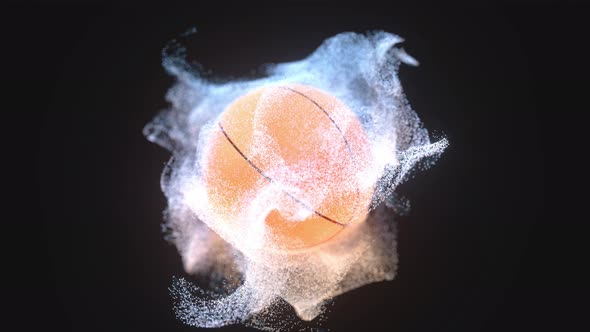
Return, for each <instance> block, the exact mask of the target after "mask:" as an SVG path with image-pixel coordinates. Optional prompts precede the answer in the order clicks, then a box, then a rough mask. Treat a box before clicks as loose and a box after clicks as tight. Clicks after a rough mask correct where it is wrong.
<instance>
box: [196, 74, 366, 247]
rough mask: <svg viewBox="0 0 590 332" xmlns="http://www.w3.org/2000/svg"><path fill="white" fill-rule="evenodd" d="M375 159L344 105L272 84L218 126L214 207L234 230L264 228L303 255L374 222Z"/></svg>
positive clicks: (206, 173) (207, 156) (211, 193)
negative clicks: (368, 177) (367, 177)
mask: <svg viewBox="0 0 590 332" xmlns="http://www.w3.org/2000/svg"><path fill="white" fill-rule="evenodd" d="M370 158H371V150H370V145H369V143H368V139H367V136H366V133H365V131H364V130H363V127H362V125H361V123H360V122H359V120H358V118H357V117H356V115H355V114H354V113H353V112H352V111H351V110H350V108H349V107H347V106H346V105H345V104H344V103H343V102H341V101H340V100H338V99H337V98H336V97H334V96H332V95H330V94H328V93H326V92H324V91H322V90H320V89H317V88H315V87H311V86H306V85H302V84H284V85H270V86H265V87H262V88H258V89H256V90H253V91H250V92H248V93H246V94H245V95H243V96H241V97H239V98H237V99H236V100H235V101H233V102H232V103H231V104H230V105H229V106H228V107H227V108H226V109H225V110H224V112H223V113H222V114H221V115H220V116H219V118H218V119H217V120H216V123H215V124H214V126H213V128H212V129H211V132H210V133H209V137H208V142H207V149H206V150H205V153H204V154H203V156H202V165H203V169H202V176H203V179H204V183H205V187H206V193H207V199H208V204H209V208H210V209H211V210H212V211H213V213H214V214H216V215H217V216H220V217H222V218H223V220H224V222H226V223H229V224H231V225H227V226H228V227H233V228H235V230H236V231H244V226H245V225H250V224H249V223H251V222H259V223H260V224H262V225H263V226H264V227H262V229H263V233H264V236H263V237H262V238H263V240H264V241H266V242H267V244H268V245H269V246H271V247H273V248H277V249H281V250H287V251H289V250H300V249H308V248H312V247H316V246H319V245H321V244H323V243H326V242H328V241H331V240H333V239H334V238H336V237H337V236H338V234H340V233H341V232H342V231H344V230H345V229H346V228H347V227H351V226H353V225H355V224H358V223H360V222H363V221H364V220H365V219H366V217H367V213H368V208H369V205H370V202H371V198H372V195H373V184H371V183H367V181H363V180H364V179H363V172H366V170H367V168H368V167H369V164H370ZM246 219H247V220H246Z"/></svg>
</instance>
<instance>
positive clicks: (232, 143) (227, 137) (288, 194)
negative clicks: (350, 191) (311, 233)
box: [218, 122, 346, 227]
mask: <svg viewBox="0 0 590 332" xmlns="http://www.w3.org/2000/svg"><path fill="white" fill-rule="evenodd" d="M218 125H219V129H221V132H222V133H223V135H224V136H225V138H226V139H227V140H228V142H229V144H231V146H233V147H234V149H235V150H236V151H237V152H238V153H239V154H240V156H242V158H244V160H246V162H247V163H248V164H249V165H250V166H252V168H254V169H255V170H256V172H258V173H259V174H260V175H262V177H263V178H264V179H266V181H268V182H270V183H272V184H277V182H275V181H274V180H273V179H272V178H271V177H269V176H268V175H266V174H264V172H263V171H262V170H261V169H260V168H259V167H258V166H256V165H255V164H254V163H253V162H252V161H251V160H250V159H249V158H248V157H246V155H245V154H244V153H243V152H242V151H241V150H240V149H239V148H238V147H237V146H236V144H235V143H234V142H233V141H232V140H231V138H229V136H228V135H227V132H226V131H225V129H223V126H222V125H221V122H218ZM281 191H282V192H283V193H285V194H286V195H287V196H289V197H290V198H291V199H292V200H294V201H295V202H297V203H299V204H301V205H302V206H303V207H305V208H306V209H308V210H310V211H312V212H313V213H314V214H316V215H318V216H320V217H322V218H324V219H326V220H327V221H329V222H332V223H334V224H337V225H340V226H342V227H346V224H343V223H341V222H338V221H336V220H334V219H332V218H330V217H328V216H325V215H323V214H321V213H320V212H318V211H316V210H315V209H313V208H312V207H310V206H309V205H307V204H305V203H304V202H303V201H302V200H300V199H299V198H297V197H295V196H293V195H292V194H291V193H289V192H288V191H286V190H284V189H282V188H281Z"/></svg>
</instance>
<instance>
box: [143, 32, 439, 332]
mask: <svg viewBox="0 0 590 332" xmlns="http://www.w3.org/2000/svg"><path fill="white" fill-rule="evenodd" d="M402 41H403V39H402V38H401V37H399V36H396V35H393V34H390V33H386V32H373V33H370V34H367V35H362V34H356V33H341V34H338V35H336V36H334V37H331V38H329V39H327V40H325V41H324V43H323V44H322V45H321V46H320V47H319V48H318V49H317V50H316V51H314V52H313V53H312V54H311V55H309V56H308V57H307V58H305V59H303V60H300V61H295V62H289V63H281V64H275V65H272V66H268V67H266V75H265V76H264V77H263V78H258V79H253V80H234V81H227V82H223V83H220V82H212V81H210V80H207V79H205V78H203V77H202V76H201V75H200V74H199V73H198V72H195V71H194V70H192V69H191V67H190V66H189V65H188V64H187V62H186V61H185V60H184V57H183V54H182V51H181V50H182V49H181V48H176V49H175V50H173V51H171V50H170V49H165V52H164V59H163V65H164V67H165V69H166V70H167V71H168V72H169V73H170V74H172V75H173V76H175V77H176V79H177V80H176V83H175V84H174V86H173V87H172V88H171V89H170V90H169V91H168V94H167V100H168V101H169V102H170V104H171V107H170V108H169V109H167V110H164V111H162V112H161V113H160V114H159V115H158V116H157V117H156V118H155V119H154V120H153V121H152V122H151V123H149V124H148V125H147V126H146V127H145V128H144V134H145V135H146V137H147V138H148V140H150V141H152V142H155V143H157V144H159V145H161V146H163V147H164V148H166V149H168V150H169V151H171V152H172V158H171V159H170V161H169V163H168V164H167V165H166V167H165V169H164V172H163V174H162V179H161V186H162V190H163V192H164V194H165V195H166V197H167V199H168V207H167V209H166V211H165V228H166V230H167V234H168V238H169V240H170V241H172V242H173V243H174V244H175V245H176V247H177V248H178V250H179V252H180V254H181V256H182V260H183V264H184V268H185V270H186V271H187V272H188V273H190V274H192V275H194V276H195V277H196V278H201V279H202V280H206V281H208V283H209V284H208V285H207V287H197V286H196V285H194V284H192V283H190V282H189V281H187V280H185V279H175V280H174V282H173V285H172V287H171V288H170V290H171V294H172V296H173V298H174V299H175V306H174V308H175V312H176V314H177V317H178V318H179V319H180V320H182V321H183V322H185V323H186V324H189V325H193V326H198V327H219V326H223V325H228V324H236V323H242V324H246V325H249V326H254V327H256V328H259V329H263V330H275V329H278V328H284V327H285V326H291V327H297V326H299V325H297V321H299V320H297V321H291V322H290V323H289V322H287V321H286V320H284V318H281V317H283V316H284V315H282V314H279V312H281V311H284V309H285V308H286V307H289V306H291V307H292V308H293V309H294V311H295V313H296V315H297V316H298V317H299V318H300V319H301V320H304V321H309V320H312V319H314V318H316V317H318V316H320V317H321V314H322V313H323V311H324V310H325V307H326V304H327V303H329V301H330V300H331V299H332V298H334V297H335V296H337V295H339V294H342V293H344V292H346V291H349V290H351V289H354V288H358V287H360V286H363V285H366V284H368V283H372V282H377V281H383V280H392V279H393V278H394V276H395V273H396V268H397V261H398V257H397V253H396V230H395V224H394V222H393V216H394V212H393V210H394V208H395V207H396V206H399V205H400V202H398V200H397V199H396V197H395V196H394V189H395V188H396V186H397V185H399V184H400V183H401V182H402V181H403V180H404V179H406V178H407V177H408V174H409V173H410V172H411V170H413V169H416V168H417V167H421V168H425V167H428V166H430V165H431V164H432V163H433V162H434V160H435V159H436V157H438V156H439V155H440V154H441V153H442V151H443V150H444V149H445V148H446V146H447V145H448V143H447V140H446V139H444V138H443V139H440V140H438V141H436V142H431V141H430V138H429V134H428V131H427V130H426V129H425V128H424V127H423V126H422V124H421V122H420V120H419V118H418V116H417V115H416V113H415V112H414V111H413V110H412V109H411V107H410V105H409V103H408V102H407V100H406V98H405V96H404V94H403V91H402V87H401V84H400V81H399V78H398V76H397V72H398V69H399V66H400V64H402V63H405V64H408V65H418V62H417V61H416V60H415V59H414V58H412V57H411V56H410V55H408V54H407V53H406V52H405V51H404V50H403V49H402V48H399V47H397V46H396V45H397V44H399V43H400V42H402ZM179 50H180V51H179ZM401 203H404V202H401Z"/></svg>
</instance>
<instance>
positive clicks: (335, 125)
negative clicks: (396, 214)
mask: <svg viewBox="0 0 590 332" xmlns="http://www.w3.org/2000/svg"><path fill="white" fill-rule="evenodd" d="M279 88H281V89H286V90H289V91H291V92H294V93H296V94H298V95H300V96H302V97H303V98H305V99H307V100H308V101H310V102H312V103H313V104H314V105H316V106H317V107H318V108H319V109H320V110H321V111H322V112H324V114H325V115H326V117H327V118H328V119H329V120H330V121H331V122H332V124H333V125H334V127H336V130H338V132H339V133H340V136H342V140H343V141H344V144H345V145H346V149H347V150H348V154H349V155H350V159H352V162H353V163H354V159H355V158H354V154H353V153H352V149H351V148H350V144H349V143H348V140H347V139H346V136H345V135H344V132H343V131H342V129H340V126H338V124H337V123H336V121H335V120H334V119H333V118H332V117H331V116H330V114H329V113H328V111H326V109H325V108H323V107H322V106H321V105H320V104H318V103H317V102H316V101H315V100H313V99H312V98H310V97H308V96H307V95H306V94H304V93H303V92H300V91H297V90H295V89H293V88H290V87H288V86H280V87H279ZM355 191H356V200H355V202H354V209H353V213H352V215H351V216H350V218H348V221H346V224H348V223H349V222H350V220H352V218H353V217H354V216H355V215H356V212H357V209H358V204H359V195H360V194H359V189H358V187H357V188H356V190H355Z"/></svg>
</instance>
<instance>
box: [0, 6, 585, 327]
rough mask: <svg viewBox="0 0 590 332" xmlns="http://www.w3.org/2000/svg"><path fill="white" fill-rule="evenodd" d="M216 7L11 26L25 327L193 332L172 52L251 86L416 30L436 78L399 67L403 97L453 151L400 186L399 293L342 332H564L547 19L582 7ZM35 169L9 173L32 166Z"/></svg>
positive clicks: (357, 308)
mask: <svg viewBox="0 0 590 332" xmlns="http://www.w3.org/2000/svg"><path fill="white" fill-rule="evenodd" d="M218 5H219V6H215V7H210V6H204V5H203V6H199V5H194V6H191V7H182V6H175V7H169V6H167V5H164V4H162V5H160V6H159V7H149V8H145V7H143V6H141V5H137V6H129V7H123V8H121V7H112V8H111V7H96V6H92V7H68V6H58V7H49V6H45V7H33V6H31V7H18V8H12V9H10V10H7V11H4V15H3V16H5V19H4V20H3V25H4V27H3V30H4V31H3V32H4V33H6V35H7V36H8V39H4V42H5V45H7V48H6V49H5V52H7V53H10V55H11V56H13V57H14V58H13V60H17V61H16V62H15V61H11V62H9V63H4V65H5V66H6V71H7V72H9V73H10V74H11V75H12V76H10V78H7V80H10V81H9V82H10V84H11V86H12V87H16V89H15V90H12V91H17V92H15V93H12V92H11V93H10V94H11V95H12V96H10V97H13V98H12V99H10V100H11V101H14V105H12V106H10V108H9V110H11V112H12V113H14V114H17V115H19V116H20V118H19V120H18V122H8V121H5V123H4V124H3V127H4V128H5V133H9V135H10V136H11V139H10V140H9V141H8V143H7V145H9V146H12V147H14V146H16V147H17V148H16V149H15V150H18V152H20V153H23V154H24V155H27V156H28V157H31V156H33V158H34V163H33V164H32V165H33V167H32V168H31V169H30V170H29V168H26V170H27V174H28V176H27V179H32V185H31V186H27V187H23V186H19V187H17V189H16V191H13V194H14V195H15V196H17V197H21V198H26V199H27V201H28V203H27V204H25V205H23V206H22V207H21V205H19V207H18V208H16V209H18V212H16V213H17V215H18V216H19V217H18V220H19V222H21V223H22V224H23V225H24V228H25V229H24V230H22V232H21V233H19V234H18V235H17V236H7V237H6V238H7V239H9V240H10V241H9V243H10V251H9V252H10V253H13V254H12V255H11V256H12V260H11V261H14V263H16V264H15V266H16V267H15V269H16V270H14V271H16V272H15V273H14V275H15V276H16V278H17V279H20V280H21V281H22V280H25V281H26V284H25V285H19V286H18V287H17V286H16V284H6V285H5V287H6V291H7V292H8V293H10V294H12V295H16V297H15V298H14V300H11V301H12V302H11V303H12V307H13V308H14V309H16V310H15V312H17V313H18V315H15V316H13V317H15V318H17V320H18V324H19V326H18V329H16V330H22V331H28V330H31V331H33V330H39V329H41V328H47V329H48V330H56V331H146V332H147V331H195V329H193V328H190V327H186V326H184V325H182V324H181V323H180V322H178V321H177V320H176V319H175V317H174V314H173V311H172V302H171V299H170V297H169V295H168V290H167V288H168V287H169V286H170V284H171V280H172V276H185V274H184V272H183V270H182V266H181V260H180V257H179V255H178V254H177V252H176V249H175V248H174V247H173V246H171V245H169V244H168V243H166V242H165V241H164V239H163V237H162V234H161V231H160V223H161V222H162V210H163V209H164V208H165V206H166V204H165V199H164V197H163V195H162V193H161V191H160V187H159V178H160V173H161V171H162V167H163V165H164V163H165V162H166V161H167V159H168V157H169V153H168V152H167V151H165V150H163V149H162V148H160V147H158V146H156V145H153V144H151V143H149V142H147V141H146V140H145V139H144V137H143V136H142V132H141V131H142V127H143V126H144V125H145V124H146V123H147V122H148V121H149V120H150V119H151V118H152V117H153V116H155V115H156V114H157V113H158V111H160V110H161V109H162V108H164V107H166V102H165V100H164V94H165V92H166V90H167V89H168V88H169V87H170V86H171V84H172V83H173V80H172V78H171V77H169V76H168V75H167V74H166V73H165V72H164V70H163V68H162V67H161V55H160V52H161V49H162V47H163V46H164V45H165V44H166V43H167V42H168V41H169V40H170V39H172V38H175V37H177V36H178V35H179V34H181V33H182V32H184V31H185V30H186V29H188V28H189V27H191V26H196V27H197V29H198V30H199V32H198V33H197V34H196V35H194V36H192V38H190V39H189V40H188V44H187V46H188V54H189V57H190V59H192V60H195V61H199V62H200V63H201V64H202V65H203V67H204V68H205V69H206V70H208V71H210V72H211V74H210V75H211V77H214V78H221V79H227V78H231V77H252V76H253V75H255V72H254V71H253V70H256V69H257V68H259V67H260V66H261V65H263V64H264V63H268V62H284V61H291V60H297V59H300V58H302V57H304V56H306V55H307V54H309V53H310V52H312V51H313V50H314V49H315V48H316V47H317V46H318V45H319V44H320V43H321V42H322V41H323V40H324V39H325V38H327V37H330V36H332V35H334V34H336V33H339V32H343V31H357V32H364V31H367V30H373V29H383V30H385V31H389V32H393V33H397V34H400V35H401V36H403V37H405V38H406V42H405V44H404V45H405V48H406V50H407V51H408V52H409V53H410V54H412V55H413V56H415V57H416V58H417V59H418V60H419V61H420V63H421V65H420V66H419V67H417V68H412V67H403V68H402V69H401V74H400V75H401V79H402V83H403V86H404V87H405V91H406V93H407V96H408V98H409V100H410V102H411V104H412V105H413V107H414V109H415V110H416V111H417V113H418V114H419V116H420V117H421V119H422V120H423V121H424V124H425V126H426V127H427V128H429V129H430V131H431V133H433V134H434V135H439V136H440V135H445V136H446V137H448V139H449V141H450V147H449V148H448V150H447V151H446V152H445V153H444V155H443V156H442V158H441V159H440V160H439V162H438V163H437V164H436V165H435V167H433V168H432V169H430V170H428V171H425V172H419V173H417V174H416V177H415V178H414V179H412V180H411V181H408V182H407V183H405V184H403V185H402V186H401V187H400V188H399V192H400V194H402V195H404V196H405V197H407V198H408V199H410V200H411V203H412V211H411V213H410V214H409V215H408V216H406V217H404V218H401V219H400V220H399V221H398V225H399V247H398V249H399V255H400V266H399V273H398V275H397V277H396V279H395V280H394V281H392V282H384V283H378V284H372V285H369V286H365V287H362V288H360V289H357V290H354V291H351V292H349V293H347V294H345V295H342V296H340V297H338V298H336V301H335V302H334V304H333V305H332V306H331V307H330V311H329V312H328V314H327V317H328V318H327V322H326V323H325V327H326V328H329V330H330V331H385V330H390V331H429V332H430V331H453V332H458V331H466V332H473V331H524V330H529V331H533V330H539V329H543V328H549V327H552V326H555V324H556V323H557V322H558V323H559V324H560V325H559V326H562V325H561V324H563V322H562V321H560V320H558V319H557V318H556V317H555V315H554V312H555V311H553V309H548V308H549V304H548V303H547V299H548V296H549V295H548V294H551V293H553V292H554V289H556V288H555V287H558V286H556V285H552V284H551V283H546V282H545V281H544V280H543V279H541V278H542V276H543V275H544V272H543V270H537V268H539V267H543V264H544V262H547V261H551V260H553V259H554V257H552V251H551V248H550V247H549V248H548V247H547V246H543V245H541V244H543V243H546V242H545V241H546V239H543V238H542V237H541V236H540V235H539V232H540V229H541V227H542V226H541V224H542V220H543V218H544V214H545V212H544V205H545V202H544V200H545V198H544V197H545V179H544V178H545V173H546V171H547V170H546V169H545V158H546V157H545V156H546V155H547V153H548V152H547V149H548V147H547V145H545V143H546V141H547V139H546V138H545V136H544V133H546V130H547V129H546V128H547V127H546V126H545V119H546V116H545V115H544V114H543V111H547V110H550V109H549V108H550V104H549V103H548V101H547V97H548V94H547V92H549V91H550V89H548V88H547V83H549V81H548V79H547V77H546V73H545V72H543V71H542V69H543V68H545V67H546V66H551V64H548V63H546V62H545V58H546V56H544V57H543V54H544V52H545V51H546V48H545V46H544V45H545V43H546V42H547V41H549V42H555V41H556V40H559V38H562V39H561V40H562V41H563V40H564V39H563V38H565V39H566V40H567V38H568V36H567V35H565V36H564V35H562V34H560V33H558V32H557V31H556V30H554V29H553V28H552V27H551V26H550V25H548V24H549V23H548V22H550V23H551V24H555V22H558V24H557V25H561V26H563V24H569V25H568V27H569V28H571V29H575V28H576V27H577V25H576V24H577V23H576V22H578V21H577V20H579V19H581V18H582V15H581V14H579V13H578V14H576V12H577V10H570V14H571V15H572V16H567V17H566V16H565V15H564V13H563V10H562V9H563V8H561V9H560V8H554V7H551V6H532V5H530V6H529V5H521V6H505V7H499V6H488V7H465V6H454V7H450V8H445V7H424V8H421V9H420V8H413V9H409V8H405V7H404V6H401V7H397V6H395V5H393V4H389V5H387V6H386V7H383V6H377V5H375V6H371V5H364V6H362V7H361V6H356V7H355V6H347V5H343V4H342V3H338V4H337V5H328V4H325V3H324V4H322V5H312V4H308V5H305V6H295V5H288V4H285V3H281V4H275V5H274V6H270V5H259V6H254V5H252V6H245V5H241V6H239V7H235V6H234V5H232V4H230V3H221V2H220V3H219V4H218ZM570 17H572V18H571V19H570ZM539 55H541V57H540V56H539ZM19 156H20V154H17V155H13V156H12V158H10V159H6V160H7V161H6V163H11V164H16V165H17V166H19V165H20V164H19V163H20V162H22V161H21V160H22V159H19V158H20V157H19ZM7 158H8V156H7ZM25 164H26V165H25ZM30 165H31V163H28V162H27V163H25V162H22V167H25V166H30ZM23 169H24V168H23ZM8 177H9V178H10V177H11V174H8ZM15 207H16V206H13V208H15ZM12 211H13V212H14V210H12ZM562 286H563V285H562ZM552 289H553V290H552ZM552 305H553V304H552ZM222 330H223V331H242V330H248V329H246V328H243V327H241V326H231V327H227V328H224V329H222Z"/></svg>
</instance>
